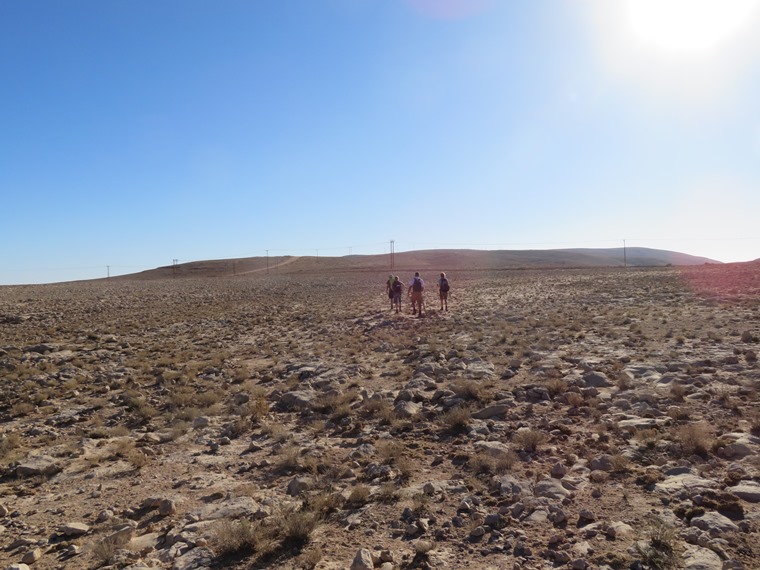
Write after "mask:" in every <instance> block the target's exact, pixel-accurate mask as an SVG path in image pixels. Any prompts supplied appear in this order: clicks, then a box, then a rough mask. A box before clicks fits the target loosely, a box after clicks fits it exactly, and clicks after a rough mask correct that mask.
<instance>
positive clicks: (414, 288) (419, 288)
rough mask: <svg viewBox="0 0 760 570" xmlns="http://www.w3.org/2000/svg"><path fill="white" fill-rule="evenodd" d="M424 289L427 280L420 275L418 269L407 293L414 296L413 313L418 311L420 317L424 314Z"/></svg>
mask: <svg viewBox="0 0 760 570" xmlns="http://www.w3.org/2000/svg"><path fill="white" fill-rule="evenodd" d="M424 291H425V282H424V281H423V280H422V277H420V272H419V271H416V272H415V273H414V277H412V279H411V281H409V288H408V289H407V294H409V295H411V297H412V314H414V313H415V312H416V313H417V317H418V318H419V317H421V316H422V304H423V303H424V300H423V298H422V293H423V292H424ZM415 307H416V309H415Z"/></svg>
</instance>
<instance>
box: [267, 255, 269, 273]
mask: <svg viewBox="0 0 760 570" xmlns="http://www.w3.org/2000/svg"><path fill="white" fill-rule="evenodd" d="M267 275H269V250H267Z"/></svg>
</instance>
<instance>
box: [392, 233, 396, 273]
mask: <svg viewBox="0 0 760 570" xmlns="http://www.w3.org/2000/svg"><path fill="white" fill-rule="evenodd" d="M395 255H396V240H394V239H392V240H391V269H393V265H394V262H395V260H394V259H393V258H394V256H395Z"/></svg>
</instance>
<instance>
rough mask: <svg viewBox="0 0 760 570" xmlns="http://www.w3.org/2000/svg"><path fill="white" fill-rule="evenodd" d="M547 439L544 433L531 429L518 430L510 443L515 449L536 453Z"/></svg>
mask: <svg viewBox="0 0 760 570" xmlns="http://www.w3.org/2000/svg"><path fill="white" fill-rule="evenodd" d="M547 439H548V437H547V435H546V433H544V432H543V431H541V430H537V429H533V428H528V429H521V430H518V431H516V432H515V434H514V435H513V436H512V441H513V442H514V444H515V445H516V446H517V448H518V449H522V450H523V451H528V452H534V451H536V450H537V449H538V447H539V446H540V445H542V444H543V443H545V442H546V440H547Z"/></svg>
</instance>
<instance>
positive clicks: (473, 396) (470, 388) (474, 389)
mask: <svg viewBox="0 0 760 570" xmlns="http://www.w3.org/2000/svg"><path fill="white" fill-rule="evenodd" d="M451 391H452V392H454V393H455V394H456V395H457V396H458V397H460V398H462V399H463V400H472V401H476V402H480V401H481V400H483V390H482V386H481V385H480V384H479V383H477V382H472V381H469V380H457V381H456V382H454V384H453V385H452V386H451Z"/></svg>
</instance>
